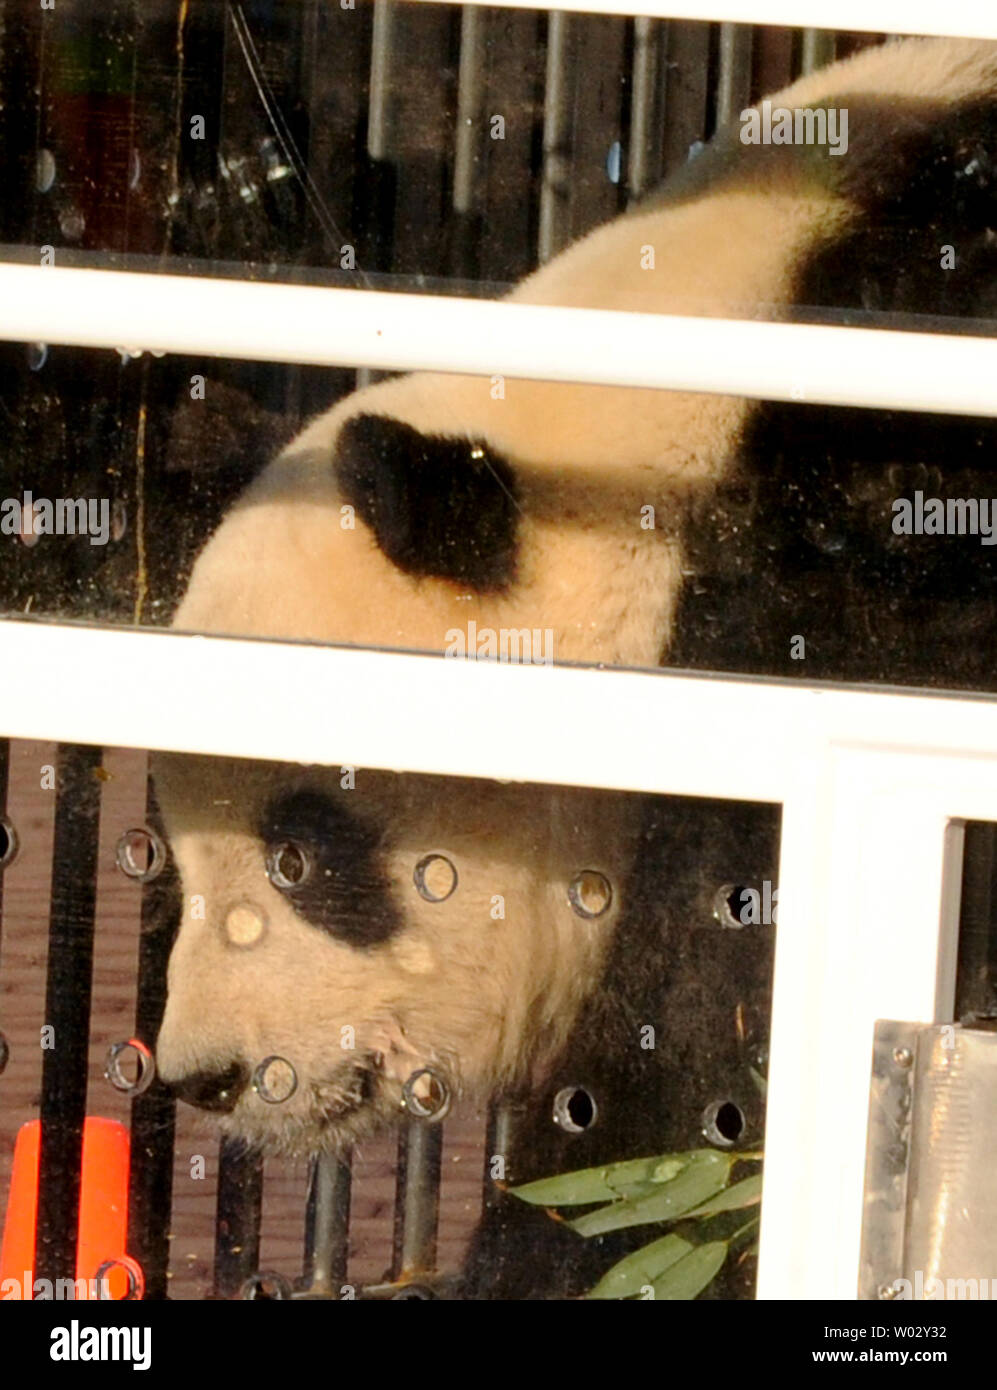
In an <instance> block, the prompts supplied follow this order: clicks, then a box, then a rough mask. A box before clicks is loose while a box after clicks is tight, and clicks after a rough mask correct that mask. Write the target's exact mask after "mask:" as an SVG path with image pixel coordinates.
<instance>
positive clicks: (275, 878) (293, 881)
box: [267, 840, 311, 890]
mask: <svg viewBox="0 0 997 1390" xmlns="http://www.w3.org/2000/svg"><path fill="white" fill-rule="evenodd" d="M310 871H311V864H310V862H309V859H308V855H307V854H306V852H305V851H304V850H303V849H302V848H301V846H300V845H296V844H295V843H294V841H293V840H284V841H283V842H282V843H281V844H279V845H275V846H274V848H273V849H272V850H271V851H270V853H269V854H268V855H267V876H268V878H269V879H270V882H271V883H272V884H273V886H274V887H275V888H283V889H285V890H286V889H289V888H300V887H301V885H302V884H303V883H304V882H305V880H306V879H307V877H308V874H309V872H310Z"/></svg>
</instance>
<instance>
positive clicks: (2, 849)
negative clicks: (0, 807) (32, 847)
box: [0, 816, 17, 869]
mask: <svg viewBox="0 0 997 1390" xmlns="http://www.w3.org/2000/svg"><path fill="white" fill-rule="evenodd" d="M16 855H17V831H16V830H15V829H14V827H13V825H12V824H11V822H10V821H9V820H8V819H7V817H6V816H0V869H6V867H7V865H8V864H10V863H12V862H13V860H14V858H15V856H16Z"/></svg>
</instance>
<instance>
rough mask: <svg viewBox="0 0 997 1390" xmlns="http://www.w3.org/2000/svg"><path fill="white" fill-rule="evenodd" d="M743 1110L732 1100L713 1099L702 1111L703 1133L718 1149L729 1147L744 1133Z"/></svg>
mask: <svg viewBox="0 0 997 1390" xmlns="http://www.w3.org/2000/svg"><path fill="white" fill-rule="evenodd" d="M745 1123H746V1121H745V1118H744V1111H743V1110H742V1109H741V1107H740V1106H739V1105H735V1104H734V1102H733V1101H732V1100H715V1101H714V1102H713V1103H712V1105H708V1106H707V1107H706V1109H705V1110H704V1112H703V1134H704V1135H705V1136H706V1138H707V1139H708V1140H709V1141H710V1143H711V1144H713V1145H714V1146H715V1147H716V1148H718V1149H730V1148H733V1146H734V1145H735V1144H736V1143H737V1141H738V1140H739V1139H740V1138H741V1136H742V1135H743V1133H744V1126H745Z"/></svg>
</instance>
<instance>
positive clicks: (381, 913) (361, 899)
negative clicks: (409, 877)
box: [260, 791, 402, 947]
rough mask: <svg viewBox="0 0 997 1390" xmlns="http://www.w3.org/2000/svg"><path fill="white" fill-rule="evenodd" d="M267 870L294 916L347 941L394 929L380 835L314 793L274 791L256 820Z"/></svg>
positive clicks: (381, 937) (374, 941) (356, 942)
mask: <svg viewBox="0 0 997 1390" xmlns="http://www.w3.org/2000/svg"><path fill="white" fill-rule="evenodd" d="M260 838H261V839H262V841H263V846H264V854H265V857H266V866H267V875H268V877H269V879H270V882H271V883H272V884H273V885H274V887H275V888H276V889H277V890H278V891H279V892H280V893H281V894H282V895H283V896H284V897H285V898H286V899H287V901H288V902H289V903H290V904H291V906H292V907H293V908H294V911H295V912H296V913H297V914H298V916H299V917H301V918H303V920H304V921H306V922H307V923H308V924H309V925H310V926H313V927H317V928H318V929H319V930H320V931H324V932H328V934H329V935H330V936H333V937H335V938H336V940H337V941H345V942H347V943H348V944H349V945H351V946H357V947H364V946H377V945H380V944H381V943H382V942H385V941H387V940H389V939H390V938H391V937H392V936H394V935H395V933H396V932H397V931H399V930H400V929H401V926H402V918H401V914H400V912H399V911H398V908H397V907H396V905H395V902H394V900H393V899H392V897H391V887H390V884H389V881H388V876H387V870H386V867H385V864H384V856H383V852H382V847H381V841H380V836H379V835H378V833H377V832H376V831H375V830H374V829H373V828H372V827H370V826H369V825H366V824H364V822H363V821H361V820H359V819H358V818H357V817H356V816H354V815H352V814H351V813H350V812H349V811H347V810H346V808H345V807H343V806H340V805H338V804H337V803H336V802H335V801H334V800H333V799H332V798H330V797H328V796H324V795H322V794H321V793H320V792H312V791H295V792H288V793H285V794H283V795H281V796H278V797H277V798H275V799H274V800H273V801H271V803H270V805H269V806H268V807H267V810H266V812H265V814H264V817H263V823H262V825H261V827H260Z"/></svg>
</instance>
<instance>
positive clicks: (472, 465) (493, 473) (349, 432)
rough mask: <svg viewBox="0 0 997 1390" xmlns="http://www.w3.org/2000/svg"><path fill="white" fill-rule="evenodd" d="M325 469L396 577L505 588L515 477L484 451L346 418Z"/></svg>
mask: <svg viewBox="0 0 997 1390" xmlns="http://www.w3.org/2000/svg"><path fill="white" fill-rule="evenodd" d="M333 467H334V469H335V472H336V477H337V479H338V481H339V485H340V487H341V488H342V492H343V496H344V498H345V500H346V501H347V502H349V503H350V504H351V505H352V506H354V507H355V508H356V511H357V514H358V515H359V517H360V519H361V521H363V522H365V523H366V525H367V526H369V527H370V529H371V530H372V531H373V533H374V536H375V538H376V540H377V543H378V545H379V546H380V548H381V550H382V552H383V553H384V555H385V556H386V557H387V559H389V560H390V561H391V563H392V564H394V565H397V566H398V568H399V569H400V570H404V572H405V573H406V574H411V575H415V576H417V577H419V578H435V579H449V580H453V581H454V582H456V583H460V584H463V585H466V586H467V587H469V588H471V589H473V590H476V591H477V592H479V593H486V592H496V591H499V590H503V589H507V588H509V586H510V585H511V584H512V582H513V580H514V579H515V570H516V516H517V512H518V504H517V500H516V486H515V477H514V474H513V471H512V468H511V467H510V466H509V464H508V463H507V462H506V460H505V459H503V458H501V457H500V456H499V455H497V454H495V453H494V452H492V451H491V450H490V449H489V448H488V446H487V445H486V444H484V443H482V442H480V441H478V440H473V439H467V438H460V437H457V436H445V435H426V434H422V433H421V432H420V431H419V430H416V429H413V428H412V426H411V425H406V424H404V423H403V422H402V421H401V420H395V419H392V418H390V417H389V416H384V415H356V416H354V417H353V418H352V419H350V420H347V421H346V422H345V424H344V425H343V427H342V429H341V430H340V432H339V437H338V439H337V442H336V450H335V455H334V458H333Z"/></svg>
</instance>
